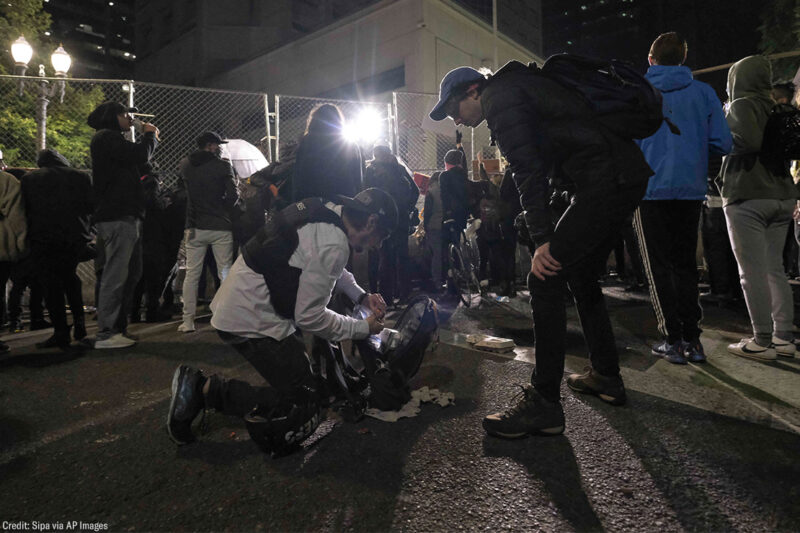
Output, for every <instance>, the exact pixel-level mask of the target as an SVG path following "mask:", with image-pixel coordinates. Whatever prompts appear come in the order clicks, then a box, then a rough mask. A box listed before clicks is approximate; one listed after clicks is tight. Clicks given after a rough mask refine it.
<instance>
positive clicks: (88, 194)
mask: <svg viewBox="0 0 800 533" xmlns="http://www.w3.org/2000/svg"><path fill="white" fill-rule="evenodd" d="M38 163H39V166H40V167H41V168H39V169H38V170H34V171H33V172H30V173H28V174H26V175H25V176H24V177H23V178H22V180H21V183H22V197H23V200H24V201H25V214H26V216H27V219H28V240H29V241H30V242H31V244H33V245H47V246H48V247H51V248H57V249H67V250H72V251H79V250H80V249H82V247H83V246H85V244H86V242H87V234H88V227H89V217H90V216H91V214H92V210H93V208H94V205H93V202H92V198H93V194H92V183H91V181H90V180H89V176H88V175H86V174H85V173H83V172H81V171H79V170H75V169H74V168H70V167H69V166H68V164H67V161H66V160H64V159H63V157H62V156H61V154H58V153H57V152H53V151H51V150H47V151H45V152H42V154H41V155H40V156H39V160H38Z"/></svg>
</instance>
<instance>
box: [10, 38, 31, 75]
mask: <svg viewBox="0 0 800 533" xmlns="http://www.w3.org/2000/svg"><path fill="white" fill-rule="evenodd" d="M11 56H12V57H13V58H14V61H15V62H16V64H17V66H18V67H27V66H28V63H29V62H30V60H31V58H32V57H33V48H32V47H31V45H30V44H28V41H26V40H25V37H23V36H22V35H20V36H19V39H17V40H16V41H14V42H13V43H11Z"/></svg>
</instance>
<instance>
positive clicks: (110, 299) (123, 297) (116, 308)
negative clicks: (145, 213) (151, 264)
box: [97, 217, 142, 340]
mask: <svg viewBox="0 0 800 533" xmlns="http://www.w3.org/2000/svg"><path fill="white" fill-rule="evenodd" d="M97 236H98V239H97V242H98V243H102V247H103V250H102V251H103V253H102V257H103V258H105V261H104V262H103V274H102V277H101V280H100V290H99V294H98V299H99V301H98V302H97V340H103V339H107V338H109V337H111V336H112V335H115V334H117V333H125V329H126V327H127V325H128V314H129V313H130V312H131V302H132V300H133V289H134V288H135V287H136V284H137V283H138V282H139V278H140V277H141V275H142V221H141V220H139V219H138V218H136V217H124V218H123V219H122V220H113V221H110V222H98V223H97ZM100 255H101V254H98V257H100Z"/></svg>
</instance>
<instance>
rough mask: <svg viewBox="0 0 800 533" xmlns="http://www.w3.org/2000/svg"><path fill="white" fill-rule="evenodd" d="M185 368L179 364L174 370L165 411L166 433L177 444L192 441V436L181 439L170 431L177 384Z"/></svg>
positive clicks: (180, 444) (176, 396) (181, 444)
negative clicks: (187, 438)
mask: <svg viewBox="0 0 800 533" xmlns="http://www.w3.org/2000/svg"><path fill="white" fill-rule="evenodd" d="M185 368H187V367H186V366H184V365H181V366H179V367H178V368H177V369H176V370H175V374H173V376H172V396H171V397H170V400H169V411H168V412H167V434H169V438H170V439H172V441H173V442H174V443H175V444H177V445H178V446H183V445H184V444H190V443H192V442H194V438H192V440H182V439H180V438H178V437H176V436H175V435H173V433H172V415H173V414H174V412H175V400H177V398H178V394H177V392H178V384H179V383H180V380H181V376H182V375H183V371H184V369H185Z"/></svg>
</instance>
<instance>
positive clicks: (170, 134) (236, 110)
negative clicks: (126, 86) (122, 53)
mask: <svg viewBox="0 0 800 533" xmlns="http://www.w3.org/2000/svg"><path fill="white" fill-rule="evenodd" d="M133 87H134V93H133V95H134V97H133V102H134V104H135V105H136V107H137V108H138V109H139V112H140V113H147V114H151V115H155V116H154V117H153V118H148V119H147V120H146V121H147V122H152V123H153V124H155V125H156V126H158V128H159V130H160V132H161V133H160V138H161V143H160V144H159V146H158V149H157V150H156V152H155V155H154V156H153V162H154V165H155V166H156V167H157V168H158V169H159V171H160V175H161V177H162V179H163V180H164V181H165V185H167V186H169V185H171V184H172V183H173V182H174V181H175V180H177V171H178V166H179V163H180V160H181V158H183V157H184V156H185V155H187V154H189V153H191V152H193V151H194V150H197V143H196V139H197V136H198V135H200V134H201V133H202V132H204V131H215V132H217V133H218V134H219V135H220V136H222V137H223V138H226V139H244V140H245V141H247V142H249V143H250V144H253V145H255V146H257V147H259V149H261V151H262V152H263V153H264V154H265V155H266V156H267V159H270V158H269V132H270V130H269V120H268V116H267V103H268V100H267V95H266V94H263V93H247V92H238V91H221V90H216V89H197V88H192V87H178V86H174V85H161V84H157V83H144V82H136V83H134V84H133Z"/></svg>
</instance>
